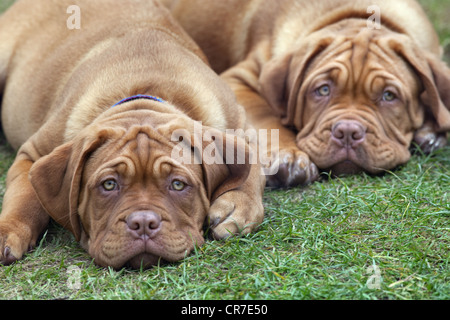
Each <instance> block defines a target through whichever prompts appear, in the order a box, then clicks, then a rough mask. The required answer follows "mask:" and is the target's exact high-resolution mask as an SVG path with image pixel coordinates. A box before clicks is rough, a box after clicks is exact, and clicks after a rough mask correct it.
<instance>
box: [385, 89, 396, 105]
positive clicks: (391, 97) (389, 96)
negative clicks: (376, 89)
mask: <svg viewBox="0 0 450 320" xmlns="http://www.w3.org/2000/svg"><path fill="white" fill-rule="evenodd" d="M396 98H397V96H396V95H395V93H393V92H392V91H389V90H386V91H385V92H383V101H387V102H390V101H393V100H395V99H396Z"/></svg>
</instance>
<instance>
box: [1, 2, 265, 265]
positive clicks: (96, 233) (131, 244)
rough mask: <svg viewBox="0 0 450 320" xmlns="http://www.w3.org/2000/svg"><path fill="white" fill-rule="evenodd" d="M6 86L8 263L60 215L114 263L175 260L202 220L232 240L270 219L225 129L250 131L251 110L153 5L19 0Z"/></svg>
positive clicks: (254, 174)
mask: <svg viewBox="0 0 450 320" xmlns="http://www.w3.org/2000/svg"><path fill="white" fill-rule="evenodd" d="M0 90H1V91H2V94H3V100H2V106H1V108H2V125H3V129H4V132H5V135H6V137H7V139H8V141H9V143H10V144H11V145H12V146H13V147H14V148H18V152H17V156H16V159H15V161H14V164H13V165H12V167H11V168H10V170H9V172H8V175H7V189H6V193H5V195H4V198H3V209H2V213H1V215H0V261H1V262H2V263H4V264H9V263H12V262H14V261H16V260H17V259H20V258H21V257H22V256H23V254H24V253H25V252H26V251H27V250H29V249H30V248H32V247H33V246H35V244H36V240H37V238H38V236H39V235H40V234H41V233H42V232H43V230H44V229H45V228H46V226H47V224H48V222H49V218H50V217H52V218H53V219H54V220H55V221H56V222H58V223H59V224H61V225H62V226H64V227H65V228H67V229H68V230H70V231H71V232H72V233H73V234H74V236H75V238H76V239H77V240H79V241H80V243H81V245H82V247H83V248H85V249H86V251H87V252H89V254H90V255H91V256H92V257H93V258H94V261H95V262H96V263H97V264H99V265H101V266H111V267H113V268H121V267H123V266H131V267H134V268H139V267H141V266H143V267H150V266H152V265H155V264H157V263H159V262H160V261H169V262H173V261H177V260H180V259H183V258H184V257H185V256H186V255H188V254H189V253H190V252H191V251H192V250H193V248H194V246H200V245H202V244H203V242H204V234H203V230H204V228H203V227H204V225H206V226H207V227H209V229H210V234H212V236H213V237H214V238H216V239H222V238H226V237H228V236H231V235H234V234H240V233H243V234H245V233H248V232H250V231H252V230H255V229H256V227H257V226H258V224H259V223H260V222H261V221H262V219H263V206H262V191H263V188H264V184H265V182H264V177H263V176H261V174H260V167H259V165H258V164H256V163H255V164H251V163H250V161H249V159H250V154H251V150H252V147H251V146H250V145H249V143H248V142H247V141H246V140H244V139H243V138H241V137H238V136H237V135H233V134H232V133H225V130H226V129H234V130H238V129H242V130H245V129H247V128H248V126H247V124H246V118H245V113H244V111H243V109H242V108H241V107H240V106H239V105H238V104H237V102H236V98H235V96H234V94H233V93H232V91H231V90H230V89H229V88H228V87H227V86H226V84H225V83H224V82H223V81H222V80H221V79H220V78H219V77H218V76H217V75H216V74H215V73H214V72H213V71H212V70H211V69H210V67H209V66H208V64H207V62H206V59H205V57H204V55H203V54H202V53H201V51H200V49H199V48H198V47H197V46H196V45H195V44H194V42H193V41H192V40H191V39H190V38H189V37H188V36H187V35H186V34H185V33H184V31H183V30H182V29H181V27H179V25H178V24H177V23H175V21H174V20H173V19H172V17H171V15H170V13H169V12H168V10H167V9H166V8H164V7H163V6H162V5H160V4H159V3H158V2H156V1H152V0H125V1H119V2H118V1H113V0H95V1H90V0H76V1H74V0H21V1H17V2H16V3H15V4H14V5H13V6H12V7H11V8H10V9H9V10H8V11H7V12H5V13H4V14H3V15H2V16H1V17H0ZM205 157H206V158H205ZM239 157H240V159H239Z"/></svg>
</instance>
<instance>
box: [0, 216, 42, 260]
mask: <svg viewBox="0 0 450 320" xmlns="http://www.w3.org/2000/svg"><path fill="white" fill-rule="evenodd" d="M25 229H26V228H25ZM27 231H28V230H22V228H21V227H12V225H11V224H4V223H2V224H0V264H3V265H9V264H11V263H13V262H15V261H17V260H20V259H21V258H22V257H23V255H24V254H25V253H26V252H28V251H29V250H30V249H31V248H32V247H34V244H32V243H31V240H30V238H31V237H29V236H27V235H26V234H27V233H28V232H27Z"/></svg>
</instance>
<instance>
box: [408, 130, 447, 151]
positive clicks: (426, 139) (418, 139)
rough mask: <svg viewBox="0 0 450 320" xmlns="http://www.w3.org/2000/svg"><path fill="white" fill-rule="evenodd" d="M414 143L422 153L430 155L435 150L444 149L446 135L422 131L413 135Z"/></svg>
mask: <svg viewBox="0 0 450 320" xmlns="http://www.w3.org/2000/svg"><path fill="white" fill-rule="evenodd" d="M414 142H415V143H416V144H417V145H418V146H419V148H420V150H422V152H423V153H425V154H430V153H432V152H433V151H435V150H437V149H440V148H442V147H445V145H446V144H447V134H446V133H442V132H441V133H437V132H433V131H430V130H423V129H422V130H418V131H417V132H416V133H415V135H414Z"/></svg>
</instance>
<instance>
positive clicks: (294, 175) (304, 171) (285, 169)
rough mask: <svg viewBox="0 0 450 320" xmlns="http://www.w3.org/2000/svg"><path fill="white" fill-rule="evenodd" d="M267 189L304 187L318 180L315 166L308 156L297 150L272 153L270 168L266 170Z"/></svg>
mask: <svg viewBox="0 0 450 320" xmlns="http://www.w3.org/2000/svg"><path fill="white" fill-rule="evenodd" d="M266 172H267V175H266V181H267V186H268V187H277V188H280V187H281V188H287V187H294V186H298V185H306V184H309V183H312V182H314V181H316V180H317V179H318V178H319V170H318V169H317V166H316V165H315V164H314V163H313V162H311V160H310V159H309V156H308V155H307V154H306V153H304V152H302V151H301V150H299V149H297V148H295V149H294V148H293V149H284V150H280V151H278V152H273V153H272V161H271V163H270V167H269V169H268V170H266Z"/></svg>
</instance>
